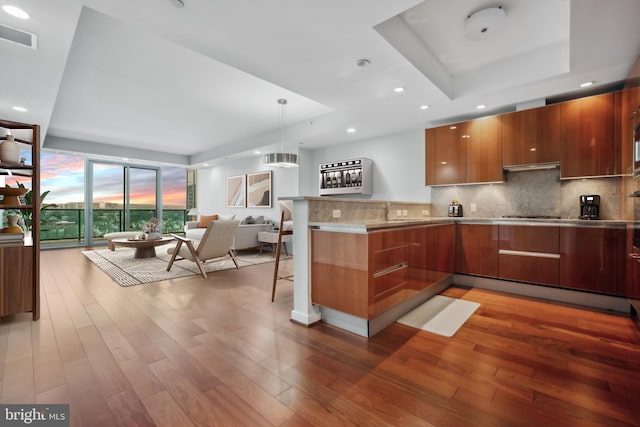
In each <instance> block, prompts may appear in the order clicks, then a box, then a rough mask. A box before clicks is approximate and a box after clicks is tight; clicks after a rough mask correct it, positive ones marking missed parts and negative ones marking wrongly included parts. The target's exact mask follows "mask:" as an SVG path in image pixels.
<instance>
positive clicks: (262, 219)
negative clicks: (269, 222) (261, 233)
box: [253, 215, 264, 224]
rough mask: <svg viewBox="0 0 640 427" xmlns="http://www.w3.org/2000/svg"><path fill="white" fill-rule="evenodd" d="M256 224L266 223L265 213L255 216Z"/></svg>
mask: <svg viewBox="0 0 640 427" xmlns="http://www.w3.org/2000/svg"><path fill="white" fill-rule="evenodd" d="M253 223H254V224H264V215H260V216H257V217H255V218H254V221H253Z"/></svg>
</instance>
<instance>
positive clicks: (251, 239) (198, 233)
mask: <svg viewBox="0 0 640 427" xmlns="http://www.w3.org/2000/svg"><path fill="white" fill-rule="evenodd" d="M234 218H235V215H231V216H225V217H223V216H222V215H220V216H219V219H234ZM270 224H271V226H272V223H271V222H270V221H269V222H263V223H261V224H255V223H254V224H247V223H245V222H244V221H243V222H241V223H240V225H239V226H238V230H237V231H236V235H235V238H234V239H233V244H232V245H231V248H232V249H233V250H236V251H238V250H242V249H252V248H258V247H260V242H259V241H258V233H259V232H261V231H267V230H268V229H269V227H270ZM199 225H200V221H187V222H186V224H185V227H184V234H185V237H186V238H187V239H191V240H202V236H204V232H205V231H206V230H207V228H206V227H199Z"/></svg>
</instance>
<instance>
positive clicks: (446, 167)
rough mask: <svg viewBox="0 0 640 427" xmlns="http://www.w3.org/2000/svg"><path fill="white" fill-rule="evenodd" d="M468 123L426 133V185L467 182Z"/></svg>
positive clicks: (441, 127) (437, 128)
mask: <svg viewBox="0 0 640 427" xmlns="http://www.w3.org/2000/svg"><path fill="white" fill-rule="evenodd" d="M466 130H467V125H466V123H459V124H455V125H447V126H440V127H436V128H431V129H427V130H426V131H425V155H426V159H425V166H426V178H425V183H426V185H449V184H463V183H466V182H467V138H466Z"/></svg>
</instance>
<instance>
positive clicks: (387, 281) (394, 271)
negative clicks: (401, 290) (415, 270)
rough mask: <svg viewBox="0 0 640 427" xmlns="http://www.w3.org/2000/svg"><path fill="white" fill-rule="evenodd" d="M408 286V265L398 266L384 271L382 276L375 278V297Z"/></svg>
mask: <svg viewBox="0 0 640 427" xmlns="http://www.w3.org/2000/svg"><path fill="white" fill-rule="evenodd" d="M406 284H407V264H406V263H405V264H398V265H397V266H395V267H391V268H389V270H388V271H385V270H383V273H382V274H380V275H375V274H374V276H373V296H374V298H376V297H378V295H381V294H384V293H386V292H389V291H390V290H392V289H393V288H397V287H398V286H406Z"/></svg>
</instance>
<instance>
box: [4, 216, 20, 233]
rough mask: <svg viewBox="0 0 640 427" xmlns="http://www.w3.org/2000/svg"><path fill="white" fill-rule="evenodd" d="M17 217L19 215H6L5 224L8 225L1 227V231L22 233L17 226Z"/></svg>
mask: <svg viewBox="0 0 640 427" xmlns="http://www.w3.org/2000/svg"><path fill="white" fill-rule="evenodd" d="M18 219H20V217H19V216H18V215H7V225H8V227H6V228H3V229H2V232H3V233H22V228H20V227H19V226H18Z"/></svg>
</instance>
